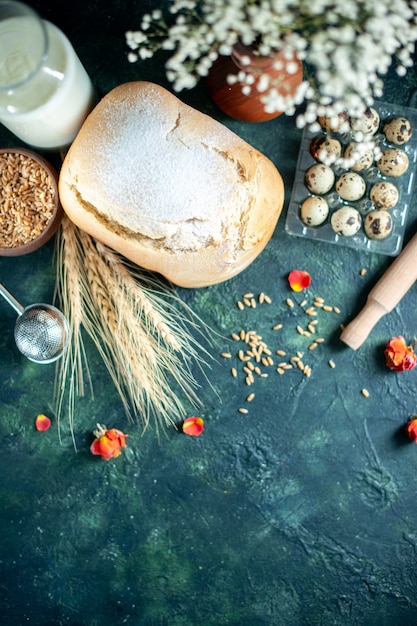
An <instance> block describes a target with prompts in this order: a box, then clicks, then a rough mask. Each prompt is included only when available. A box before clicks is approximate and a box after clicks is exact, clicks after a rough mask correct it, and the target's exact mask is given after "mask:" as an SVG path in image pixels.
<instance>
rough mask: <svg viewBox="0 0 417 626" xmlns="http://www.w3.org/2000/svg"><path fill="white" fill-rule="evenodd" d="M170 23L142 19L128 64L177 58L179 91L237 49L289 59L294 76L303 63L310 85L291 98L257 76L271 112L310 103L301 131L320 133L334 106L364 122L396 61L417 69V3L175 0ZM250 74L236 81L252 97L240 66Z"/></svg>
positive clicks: (277, 82)
mask: <svg viewBox="0 0 417 626" xmlns="http://www.w3.org/2000/svg"><path fill="white" fill-rule="evenodd" d="M168 13H169V18H168V19H167V21H165V18H164V15H163V11H161V10H160V9H154V10H152V11H151V12H150V13H147V14H145V15H143V17H142V19H141V26H140V29H138V30H131V31H128V32H127V33H126V34H125V37H126V44H127V46H128V48H129V49H130V51H131V52H130V53H129V54H128V55H127V58H128V60H129V61H130V62H132V63H133V62H135V61H137V60H139V59H147V58H151V57H152V56H153V54H154V53H155V52H156V51H157V50H159V49H163V50H166V51H170V52H172V56H171V57H170V59H169V60H168V62H167V64H166V71H167V78H168V80H169V81H170V82H172V83H173V85H174V88H175V89H176V90H177V91H179V90H181V89H189V88H192V87H194V86H195V84H196V82H197V80H198V79H199V77H200V76H206V75H207V73H208V72H209V70H210V67H211V65H212V63H213V62H214V61H215V60H216V59H217V57H218V56H219V55H227V56H230V55H231V54H232V51H233V46H234V45H235V44H236V43H238V42H240V43H242V44H243V45H246V46H252V45H254V44H255V43H256V45H257V50H258V52H259V54H260V55H262V56H274V54H275V53H277V52H279V51H283V58H284V61H283V62H282V61H281V65H280V64H279V63H275V65H274V67H275V69H279V68H280V67H281V66H282V67H284V66H285V69H286V71H287V72H288V73H289V74H295V73H296V72H297V71H298V63H299V61H302V62H303V63H304V64H305V65H306V67H308V68H309V72H310V73H309V74H308V76H309V75H311V76H312V77H313V78H312V79H310V80H308V79H305V80H303V81H302V83H301V85H299V87H298V88H297V89H296V91H295V93H294V94H292V95H291V94H290V93H288V89H287V90H285V84H282V79H281V78H276V79H274V78H272V79H271V78H270V77H268V76H267V74H266V73H262V72H261V73H260V74H259V72H258V74H257V82H256V88H257V90H258V91H260V92H261V93H262V97H263V100H264V103H265V107H266V108H267V110H268V111H272V110H277V111H284V112H286V113H287V114H289V115H292V114H293V113H294V112H295V107H296V106H297V105H299V104H301V103H302V102H305V105H306V106H305V111H304V113H303V114H300V115H299V116H298V117H299V121H297V125H298V126H299V127H300V128H301V127H303V126H304V125H306V124H307V125H309V126H311V125H314V123H315V122H314V120H315V119H316V118H317V116H318V115H320V112H321V111H322V110H323V109H326V108H327V107H329V106H331V108H332V110H333V111H334V112H335V113H336V114H337V113H340V112H341V111H343V110H346V111H348V112H349V113H351V114H355V115H357V114H358V111H361V110H362V111H363V110H364V109H365V108H366V106H370V105H371V104H372V103H373V100H374V98H375V97H380V96H381V95H382V93H383V86H384V85H383V76H384V75H385V74H386V73H387V72H388V70H389V68H390V67H391V65H392V63H393V61H394V60H395V61H396V71H397V73H398V75H399V76H404V75H405V74H406V72H407V70H408V69H409V68H411V67H413V65H414V59H413V54H414V50H415V45H416V42H417V0H256V1H255V0H169V2H168ZM240 67H241V68H242V67H243V68H244V69H245V70H247V71H246V72H243V75H241V74H239V75H238V76H237V77H230V78H229V79H228V81H229V84H234V83H235V82H237V81H239V82H240V83H241V84H242V85H243V88H244V90H245V91H248V90H249V89H250V87H251V86H253V85H254V83H255V80H254V78H253V75H252V74H251V68H250V58H249V56H247V57H245V56H243V58H240Z"/></svg>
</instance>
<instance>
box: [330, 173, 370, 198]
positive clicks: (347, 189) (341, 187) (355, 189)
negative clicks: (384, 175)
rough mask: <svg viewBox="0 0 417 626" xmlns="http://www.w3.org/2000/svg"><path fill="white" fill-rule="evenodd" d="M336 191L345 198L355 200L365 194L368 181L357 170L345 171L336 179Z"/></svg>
mask: <svg viewBox="0 0 417 626" xmlns="http://www.w3.org/2000/svg"><path fill="white" fill-rule="evenodd" d="M336 191H337V193H338V194H339V196H340V197H341V198H342V199H343V200H348V201H349V202H354V201H355V200H359V199H360V198H362V196H363V195H364V194H365V191H366V183H365V181H364V179H363V178H362V176H360V174H357V173H356V172H344V173H343V174H342V175H341V176H339V178H338V179H337V181H336Z"/></svg>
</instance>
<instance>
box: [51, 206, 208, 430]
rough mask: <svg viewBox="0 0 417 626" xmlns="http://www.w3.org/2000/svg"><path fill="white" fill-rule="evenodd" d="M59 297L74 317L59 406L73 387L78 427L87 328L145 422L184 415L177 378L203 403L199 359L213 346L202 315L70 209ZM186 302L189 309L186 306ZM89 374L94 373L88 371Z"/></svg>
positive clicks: (61, 237)
mask: <svg viewBox="0 0 417 626" xmlns="http://www.w3.org/2000/svg"><path fill="white" fill-rule="evenodd" d="M58 242H59V243H58V246H57V250H58V254H57V282H56V297H57V298H59V300H60V306H61V309H62V311H63V313H64V314H65V315H66V317H67V318H68V320H69V323H70V327H71V331H72V336H71V343H70V348H69V350H68V351H67V352H66V353H65V355H64V357H63V358H62V359H61V363H60V365H59V369H58V370H57V383H56V399H57V413H58V416H60V415H61V413H62V411H63V405H64V397H65V395H66V393H67V392H68V412H69V416H70V426H71V432H73V427H74V408H75V398H76V396H78V395H83V389H84V376H83V372H84V370H86V371H87V372H88V363H87V358H86V354H85V350H84V345H83V339H82V329H84V330H85V331H86V332H87V334H88V335H89V336H90V337H91V338H92V340H93V342H94V344H95V345H96V347H97V349H98V351H99V354H100V355H101V357H102V359H103V361H104V363H105V365H106V367H107V369H108V371H109V373H110V376H111V378H112V380H113V382H114V384H115V387H116V389H117V391H118V393H119V395H120V397H121V399H122V402H123V405H124V407H125V410H126V412H127V414H128V416H129V417H130V418H140V419H141V420H142V422H143V425H144V428H146V427H148V426H149V424H150V422H151V418H155V424H156V426H157V427H158V426H159V425H161V424H172V423H174V424H175V422H176V421H177V420H178V419H182V418H183V417H184V415H185V410H184V407H183V405H182V402H181V400H180V399H179V398H178V396H177V394H176V393H175V391H174V389H173V385H172V381H175V382H176V385H177V388H178V389H180V390H181V393H182V394H183V395H184V396H185V398H186V399H187V400H188V401H190V402H191V403H192V404H193V405H198V404H199V398H198V396H197V394H196V387H197V383H196V381H195V379H194V377H193V374H192V371H191V370H192V365H193V364H195V363H197V364H198V365H199V366H200V367H201V366H202V364H203V363H204V361H203V358H202V354H203V353H205V354H206V355H207V351H206V350H204V349H203V347H202V346H201V345H200V344H199V343H198V342H197V340H196V338H195V337H194V334H193V333H192V332H191V330H190V328H191V329H193V330H196V329H197V328H198V320H197V318H196V316H194V315H193V314H192V312H191V311H190V310H189V308H188V307H187V306H186V305H185V303H184V302H182V301H181V300H180V299H179V298H178V296H176V294H175V292H173V291H170V290H169V288H168V287H165V286H163V284H162V282H159V281H158V280H157V279H152V278H148V277H147V276H146V277H145V274H141V272H140V270H139V268H137V267H134V266H132V265H131V264H129V263H128V262H127V261H126V260H125V259H123V257H121V256H120V255H118V254H117V253H115V252H113V251H111V250H110V249H109V248H107V247H106V246H104V245H103V244H100V243H99V242H96V241H95V240H94V239H93V238H92V237H91V236H90V235H87V234H86V233H84V232H83V231H81V230H79V229H78V228H77V227H76V226H75V225H74V224H73V223H72V222H71V221H70V220H69V219H68V218H67V217H64V219H63V222H62V226H61V229H60V231H59V234H58ZM181 308H182V312H181ZM88 378H89V380H90V375H89V373H88Z"/></svg>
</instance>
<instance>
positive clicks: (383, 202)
mask: <svg viewBox="0 0 417 626" xmlns="http://www.w3.org/2000/svg"><path fill="white" fill-rule="evenodd" d="M369 198H370V200H371V202H372V203H373V205H374V206H375V207H376V208H377V209H385V210H388V209H392V208H393V207H394V206H395V205H396V204H397V202H398V198H399V193H398V189H397V187H396V186H395V185H393V184H392V183H389V182H388V181H385V180H383V181H381V182H379V183H375V185H372V187H371V190H370V192H369Z"/></svg>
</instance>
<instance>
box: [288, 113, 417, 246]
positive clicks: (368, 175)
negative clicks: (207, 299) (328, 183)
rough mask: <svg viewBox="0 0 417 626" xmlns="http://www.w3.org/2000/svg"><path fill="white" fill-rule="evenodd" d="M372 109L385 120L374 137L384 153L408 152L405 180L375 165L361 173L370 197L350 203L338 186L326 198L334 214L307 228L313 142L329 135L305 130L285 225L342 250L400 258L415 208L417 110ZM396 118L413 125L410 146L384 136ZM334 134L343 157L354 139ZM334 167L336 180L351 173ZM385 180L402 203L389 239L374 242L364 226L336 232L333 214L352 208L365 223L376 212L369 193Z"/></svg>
mask: <svg viewBox="0 0 417 626" xmlns="http://www.w3.org/2000/svg"><path fill="white" fill-rule="evenodd" d="M372 106H373V108H374V109H375V110H376V111H378V113H379V115H380V119H381V121H380V128H379V130H378V132H377V133H376V134H375V135H374V140H375V142H376V143H377V144H378V145H379V146H380V148H381V150H385V149H387V148H397V149H400V150H404V151H405V152H406V153H407V156H408V158H409V167H408V169H407V171H406V172H405V173H404V174H403V175H402V176H398V177H389V176H384V175H382V174H381V172H380V171H379V170H378V168H377V167H376V164H375V163H374V164H373V166H371V167H370V168H369V169H368V170H365V171H362V172H358V173H359V174H360V175H361V176H362V177H363V178H364V180H365V183H366V193H365V195H364V196H363V197H362V198H361V199H360V200H358V201H356V202H347V201H345V200H343V199H342V198H340V196H339V195H338V194H337V192H336V190H335V186H334V185H333V187H332V189H330V191H329V192H328V193H326V194H324V195H323V196H322V197H324V198H325V200H326V201H327V203H328V205H329V209H330V210H329V215H328V218H327V219H326V221H325V222H324V223H323V224H321V225H320V226H307V225H306V224H305V223H304V222H303V221H302V219H301V216H300V212H301V205H302V203H303V201H304V200H305V199H306V198H308V197H309V196H313V195H314V194H312V193H311V192H310V191H309V190H308V189H307V187H306V186H305V181H304V179H305V173H306V171H307V170H308V168H309V167H310V166H311V165H314V164H315V163H317V161H315V160H314V158H313V157H312V155H311V153H310V142H311V140H312V139H313V138H315V137H317V136H320V135H325V134H326V133H325V132H324V131H322V132H318V133H312V132H311V131H309V130H308V129H305V130H304V132H303V136H302V140H301V145H300V151H299V155H298V160H297V169H296V173H295V179H294V186H293V189H292V194H291V199H290V203H289V207H288V212H287V217H286V222H285V230H286V232H287V233H288V234H290V235H295V236H298V237H305V238H308V239H315V240H317V241H324V242H327V243H332V244H336V245H341V246H349V247H351V248H357V249H359V250H364V251H368V252H377V253H380V254H385V255H387V256H396V255H397V254H398V253H399V252H400V251H401V248H402V243H403V238H404V231H405V225H406V218H407V213H408V211H409V207H410V204H411V199H412V193H413V187H414V182H415V176H416V170H417V110H416V109H410V108H407V107H403V106H398V105H393V104H387V103H384V102H375V103H374V104H373V105H372ZM393 117H405V118H407V119H408V120H409V121H410V123H411V126H412V129H413V132H412V136H411V138H410V140H409V141H408V142H407V143H406V144H403V145H394V144H391V143H389V142H388V140H387V139H386V137H385V135H384V134H383V132H382V128H383V125H384V123H385V122H386V121H387V120H388V119H390V118H393ZM330 134H331V136H332V137H334V138H336V139H338V140H339V141H340V143H341V145H342V155H343V152H344V150H345V148H346V146H347V145H348V144H349V143H350V142H351V141H352V137H351V136H350V135H339V134H338V133H335V132H332V133H330ZM331 167H332V169H333V170H334V172H335V180H337V178H338V176H340V175H341V174H342V173H343V172H344V171H348V170H346V168H344V169H342V168H341V167H340V165H336V164H335V165H333V166H331ZM382 180H385V181H389V182H391V183H393V184H394V185H395V186H396V187H397V189H398V191H399V200H398V202H397V204H396V205H395V207H393V208H392V209H390V210H389V213H390V215H391V217H392V221H393V228H392V231H391V233H390V234H389V235H388V236H387V237H386V238H385V239H370V238H369V237H368V236H367V235H366V233H365V231H364V229H363V225H362V227H361V229H360V230H359V231H358V232H357V233H356V234H355V235H351V236H343V235H339V234H337V233H336V232H335V231H334V230H333V229H332V226H331V223H330V219H331V215H332V213H334V212H335V211H336V210H337V209H340V208H341V207H343V206H352V207H353V208H355V209H357V210H358V211H359V213H360V215H361V217H362V222H363V220H364V218H365V216H366V215H367V214H368V213H369V212H370V211H371V210H373V209H375V208H376V207H375V206H374V205H373V204H372V201H371V200H370V198H369V191H370V189H371V187H372V185H373V184H375V183H376V182H379V181H382Z"/></svg>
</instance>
